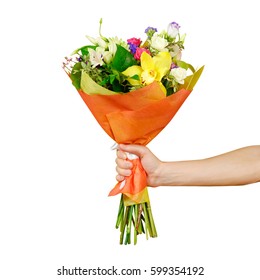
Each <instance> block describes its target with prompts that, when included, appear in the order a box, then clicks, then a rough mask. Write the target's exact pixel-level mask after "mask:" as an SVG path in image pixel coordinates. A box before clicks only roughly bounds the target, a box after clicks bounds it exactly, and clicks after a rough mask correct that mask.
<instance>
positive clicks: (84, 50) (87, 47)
mask: <svg viewBox="0 0 260 280" xmlns="http://www.w3.org/2000/svg"><path fill="white" fill-rule="evenodd" d="M89 48H91V49H94V50H95V49H96V46H83V47H81V48H78V49H76V50H75V51H74V52H73V53H72V54H71V55H73V54H77V53H79V52H80V51H81V53H82V56H84V55H88V49H89Z"/></svg>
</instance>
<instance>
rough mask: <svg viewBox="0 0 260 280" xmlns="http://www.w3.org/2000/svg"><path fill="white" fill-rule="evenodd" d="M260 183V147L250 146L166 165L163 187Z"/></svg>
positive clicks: (161, 172) (162, 169)
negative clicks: (205, 157) (213, 155)
mask: <svg viewBox="0 0 260 280" xmlns="http://www.w3.org/2000/svg"><path fill="white" fill-rule="evenodd" d="M258 181H260V146H250V147H245V148H241V149H238V150H234V151H231V152H228V153H225V154H221V155H218V156H215V157H211V158H207V159H202V160H191V161H178V162H162V164H161V167H160V169H159V171H158V177H157V182H158V185H161V186H231V185H245V184H250V183H255V182H258Z"/></svg>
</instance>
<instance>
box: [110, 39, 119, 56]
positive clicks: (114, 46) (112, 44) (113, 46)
mask: <svg viewBox="0 0 260 280" xmlns="http://www.w3.org/2000/svg"><path fill="white" fill-rule="evenodd" d="M108 50H109V52H110V53H111V55H113V56H114V55H115V53H116V50H117V47H116V42H115V41H113V40H109V42H108Z"/></svg>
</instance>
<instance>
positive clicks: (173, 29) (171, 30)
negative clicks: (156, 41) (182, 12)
mask: <svg viewBox="0 0 260 280" xmlns="http://www.w3.org/2000/svg"><path fill="white" fill-rule="evenodd" d="M179 29H180V26H179V24H178V23H177V22H174V21H173V22H171V23H169V24H168V28H167V33H168V35H169V36H170V37H172V38H175V37H176V36H177V35H178V33H179Z"/></svg>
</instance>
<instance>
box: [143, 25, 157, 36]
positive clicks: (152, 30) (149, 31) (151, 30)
mask: <svg viewBox="0 0 260 280" xmlns="http://www.w3.org/2000/svg"><path fill="white" fill-rule="evenodd" d="M155 32H157V28H154V27H150V26H149V27H147V28H146V29H145V31H144V33H146V35H147V36H148V38H151V37H152V36H153V34H154V33H155Z"/></svg>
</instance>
